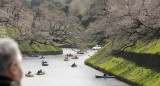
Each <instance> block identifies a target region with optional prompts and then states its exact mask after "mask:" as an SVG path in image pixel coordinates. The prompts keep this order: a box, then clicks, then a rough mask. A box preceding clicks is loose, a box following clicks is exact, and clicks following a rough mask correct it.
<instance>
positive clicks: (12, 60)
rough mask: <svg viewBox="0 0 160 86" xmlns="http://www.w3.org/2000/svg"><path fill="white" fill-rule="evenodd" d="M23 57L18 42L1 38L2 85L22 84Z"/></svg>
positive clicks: (14, 85) (0, 69) (13, 85)
mask: <svg viewBox="0 0 160 86" xmlns="http://www.w3.org/2000/svg"><path fill="white" fill-rule="evenodd" d="M22 59H23V58H22V54H21V52H20V50H19V48H18V43H17V42H15V41H14V40H13V39H10V38H1V39H0V86H21V84H20V83H21V78H22V65H21V64H22Z"/></svg>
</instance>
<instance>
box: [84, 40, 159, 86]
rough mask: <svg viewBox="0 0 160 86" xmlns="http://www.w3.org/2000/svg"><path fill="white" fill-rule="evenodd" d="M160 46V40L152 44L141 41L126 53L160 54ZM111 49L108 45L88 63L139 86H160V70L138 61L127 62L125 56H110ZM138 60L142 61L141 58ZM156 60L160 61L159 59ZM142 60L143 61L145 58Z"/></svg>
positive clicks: (109, 44)
mask: <svg viewBox="0 0 160 86" xmlns="http://www.w3.org/2000/svg"><path fill="white" fill-rule="evenodd" d="M159 46H160V41H159V40H154V41H152V42H149V41H148V42H143V41H139V42H138V43H137V44H136V45H135V46H133V47H130V48H127V49H126V50H125V51H127V52H134V53H138V54H142V53H143V54H148V53H149V54H159V51H160V47H159ZM110 48H111V43H108V44H107V45H106V46H105V47H103V48H102V49H101V50H99V51H98V52H97V53H96V54H95V55H93V56H92V57H90V58H88V59H87V60H86V62H89V63H91V64H93V65H94V66H96V67H99V68H102V69H104V70H106V71H107V72H110V73H112V74H115V75H117V76H119V77H122V78H124V79H127V80H129V81H131V82H134V83H137V84H139V85H143V86H159V84H160V71H159V69H158V68H155V69H154V68H149V67H147V66H146V65H143V64H142V65H141V64H137V62H136V61H134V60H133V61H132V60H127V59H125V58H124V57H123V56H113V55H109V51H110ZM135 57H136V56H135ZM138 58H139V59H141V57H138ZM150 58H152V57H150ZM156 58H158V59H159V57H156ZM141 60H142V61H143V60H145V58H144V59H141ZM153 64H154V62H153Z"/></svg>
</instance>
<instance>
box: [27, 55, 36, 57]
mask: <svg viewBox="0 0 160 86" xmlns="http://www.w3.org/2000/svg"><path fill="white" fill-rule="evenodd" d="M28 57H39V56H38V55H35V56H28Z"/></svg>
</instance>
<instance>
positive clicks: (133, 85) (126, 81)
mask: <svg viewBox="0 0 160 86" xmlns="http://www.w3.org/2000/svg"><path fill="white" fill-rule="evenodd" d="M84 63H85V65H87V66H89V67H91V68H94V69H96V70H98V71H101V72H103V73H107V74H108V75H112V76H115V78H116V79H117V80H120V81H122V82H125V83H127V84H129V85H132V86H141V85H139V84H137V83H135V82H132V81H129V80H127V79H124V78H123V77H120V76H117V75H115V74H113V73H111V72H108V71H107V70H104V69H102V68H100V67H98V66H95V65H93V64H91V63H89V62H87V61H85V62H84Z"/></svg>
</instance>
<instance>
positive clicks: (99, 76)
mask: <svg viewBox="0 0 160 86" xmlns="http://www.w3.org/2000/svg"><path fill="white" fill-rule="evenodd" d="M95 77H96V78H115V76H97V75H95Z"/></svg>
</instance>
